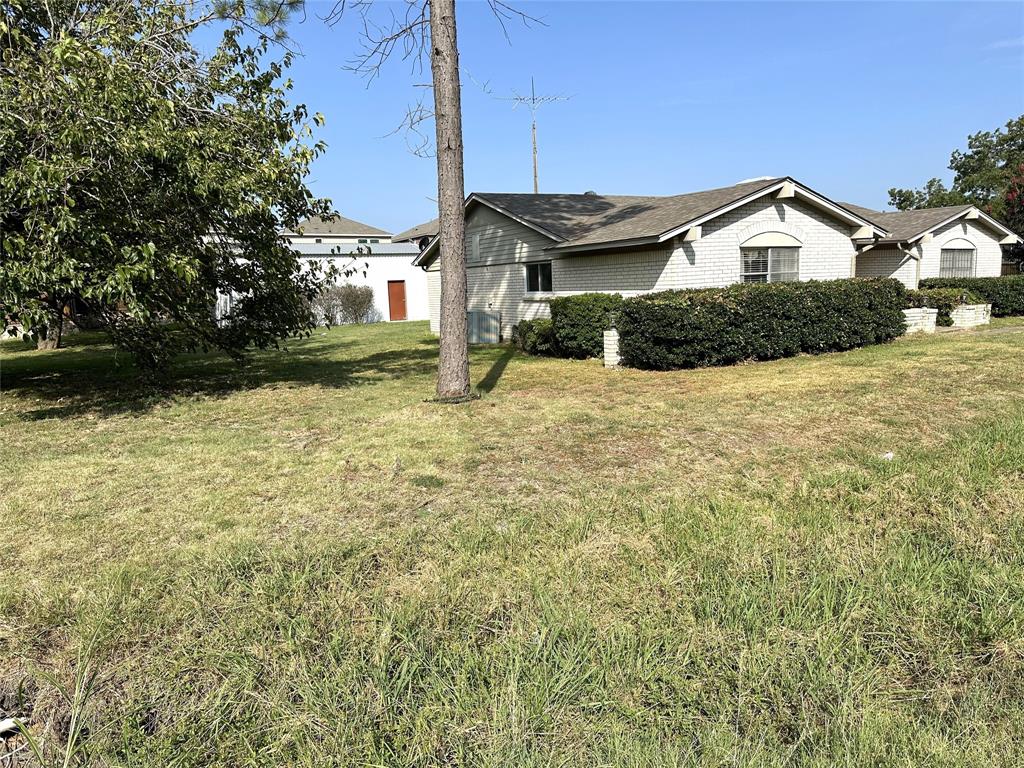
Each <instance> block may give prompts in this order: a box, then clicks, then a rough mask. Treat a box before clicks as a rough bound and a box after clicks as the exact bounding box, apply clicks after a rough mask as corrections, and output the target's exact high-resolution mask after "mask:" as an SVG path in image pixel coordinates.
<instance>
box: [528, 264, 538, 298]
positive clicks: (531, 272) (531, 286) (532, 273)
mask: <svg viewBox="0 0 1024 768" xmlns="http://www.w3.org/2000/svg"><path fill="white" fill-rule="evenodd" d="M526 290H528V291H531V292H532V291H539V290H540V273H539V272H538V270H537V265H536V264H527V265H526Z"/></svg>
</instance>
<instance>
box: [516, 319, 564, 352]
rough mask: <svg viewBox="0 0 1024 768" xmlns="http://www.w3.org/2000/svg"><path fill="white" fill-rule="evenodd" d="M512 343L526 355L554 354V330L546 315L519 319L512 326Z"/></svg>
mask: <svg viewBox="0 0 1024 768" xmlns="http://www.w3.org/2000/svg"><path fill="white" fill-rule="evenodd" d="M512 344H513V345H515V346H516V347H517V348H518V349H520V350H522V351H523V352H525V353H526V354H528V355H554V354H555V332H554V329H553V328H552V327H551V321H550V320H549V319H548V318H546V317H541V318H537V319H536V320H520V321H519V322H518V323H516V325H515V326H514V327H513V328H512Z"/></svg>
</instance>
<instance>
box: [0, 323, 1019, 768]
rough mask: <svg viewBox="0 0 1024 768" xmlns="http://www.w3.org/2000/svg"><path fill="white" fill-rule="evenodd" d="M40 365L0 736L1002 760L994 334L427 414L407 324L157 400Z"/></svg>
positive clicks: (524, 753)
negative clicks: (71, 695) (63, 692)
mask: <svg viewBox="0 0 1024 768" xmlns="http://www.w3.org/2000/svg"><path fill="white" fill-rule="evenodd" d="M73 341H77V342H78V343H77V344H76V345H73V346H71V347H70V348H68V349H65V350H60V351H56V352H36V351H34V350H27V349H23V348H22V346H21V345H20V344H17V343H15V344H4V345H3V346H0V355H2V371H0V376H2V382H0V383H2V390H3V392H2V397H0V451H2V459H3V462H2V466H3V470H2V472H0V520H2V522H3V536H2V538H0V717H2V716H3V715H4V714H5V713H8V714H10V713H12V712H16V713H19V714H22V715H25V716H30V717H31V720H32V724H33V725H32V727H33V730H34V731H35V732H36V733H37V734H38V735H40V736H42V737H43V738H44V739H45V740H46V742H47V743H48V744H49V745H50V747H51V748H52V747H55V746H56V745H58V744H59V743H60V742H61V739H62V738H64V736H65V735H66V734H67V733H68V731H69V729H70V725H69V723H70V716H71V714H72V713H73V712H78V711H80V712H81V715H82V717H83V718H84V723H85V724H86V733H85V734H84V735H83V738H82V741H81V743H82V744H83V745H84V747H85V748H86V749H87V750H88V752H87V753H85V754H86V755H87V757H88V758H89V759H91V760H92V761H93V762H94V763H96V764H101V765H125V766H128V765H131V766H146V765H153V766H157V765H159V766H164V765H174V766H201V765H202V766H205V765H222V766H250V765H251V766H268V765H308V766H314V765H315V766H324V765H359V766H385V765H386V766H392V765H393V766H421V765H423V766H425V765H474V766H476V765H487V766H508V767H509V768H511V767H512V766H577V765H581V766H598V765H602V766H604V765H607V766H676V765H708V766H719V765H722V766H724V765H729V766H737V765H739V766H783V765H788V766H794V765H800V766H804V765H813V766H836V765H843V766H845V765H858V766H917V765H927V766H965V765H976V766H993V765H995V766H1017V765H1021V764H1022V763H1024V396H1022V395H1024V354H1022V352H1024V322H1021V321H1019V320H1017V321H1008V320H1004V321H1000V322H999V323H997V324H996V326H995V327H994V328H993V329H992V330H989V331H971V332H963V333H947V334H937V335H935V336H933V337H916V338H909V339H903V340H900V341H898V342H896V343H893V344H889V345H885V346H879V347H873V348H867V349H862V350H856V351H853V352H848V353H844V354H836V355H826V356H821V357H800V358H794V359H789V360H782V361H777V362H771V363H759V364H753V365H743V366H736V367H732V368H721V369H708V370H699V371H680V372H676V373H649V372H642V371H633V370H606V369H604V368H602V367H601V366H600V364H599V363H597V362H596V361H588V362H576V361H565V360H553V359H541V358H526V357H523V356H521V355H519V354H516V353H513V352H512V351H511V350H509V349H507V348H501V347H494V348H480V349H475V350H474V351H473V354H472V373H473V380H474V382H479V383H480V388H481V392H482V397H481V398H480V399H479V400H477V401H474V402H472V403H470V404H468V405H462V406H442V405H437V404H432V403H429V402H426V399H427V398H429V397H430V396H431V395H432V392H433V371H434V364H435V358H436V343H435V341H434V340H433V339H432V338H431V337H430V336H429V335H428V333H427V329H426V327H425V325H423V324H400V325H383V324H382V325H376V326H369V327H363V328H341V329H334V330H332V331H330V332H319V333H317V334H315V335H314V336H313V337H312V338H310V339H308V340H305V341H302V342H297V343H293V344H291V345H290V346H289V348H288V349H287V350H285V351H280V352H267V353H261V354H259V355H257V356H256V357H255V358H254V360H253V362H252V364H251V365H249V366H248V367H247V368H244V369H237V368H235V367H234V366H233V365H232V364H231V363H230V362H228V361H226V360H225V359H223V358H220V357H214V356H194V357H190V358H187V359H185V360H183V361H182V364H181V365H180V366H179V367H178V368H177V370H176V373H175V377H174V379H173V380H172V381H171V382H170V383H169V384H168V385H166V386H165V387H163V388H161V389H152V388H145V387H141V386H140V385H138V384H137V383H136V378H135V373H134V371H133V370H132V368H131V366H130V364H129V363H128V361H127V360H125V359H124V357H123V356H122V357H118V356H116V355H115V354H114V352H113V350H111V349H110V348H109V347H107V346H104V345H102V344H99V343H96V341H95V340H90V339H88V338H81V339H78V340H73ZM90 341H92V342H93V343H89V342H90ZM888 452H892V454H893V457H892V458H891V460H889V459H887V458H885V457H884V454H887V453H888ZM76 673H77V679H78V680H79V681H82V680H84V679H85V677H86V676H87V675H89V676H91V677H90V679H91V680H92V685H91V687H90V689H89V695H88V696H87V697H85V702H84V706H82V707H80V708H74V707H71V706H69V705H68V703H67V702H66V701H64V700H63V699H62V698H61V696H60V695H59V693H58V692H57V691H56V689H55V683H61V684H64V685H67V684H73V683H74V682H75V680H76ZM0 744H2V742H0ZM2 750H3V747H0V754H2Z"/></svg>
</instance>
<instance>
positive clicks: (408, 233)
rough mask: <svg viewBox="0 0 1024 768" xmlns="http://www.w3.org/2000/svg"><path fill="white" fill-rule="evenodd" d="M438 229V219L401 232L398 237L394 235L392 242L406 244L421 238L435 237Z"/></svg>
mask: <svg viewBox="0 0 1024 768" xmlns="http://www.w3.org/2000/svg"><path fill="white" fill-rule="evenodd" d="M438 229H439V227H438V224H437V219H431V220H430V221H425V222H423V223H422V224H417V225H416V226H415V227H410V228H409V229H407V230H405V231H404V232H399V233H398V234H397V235H392V236H391V242H393V243H406V242H411V241H412V240H419V239H420V238H421V237H433V236H434V235H436V234H437V232H438Z"/></svg>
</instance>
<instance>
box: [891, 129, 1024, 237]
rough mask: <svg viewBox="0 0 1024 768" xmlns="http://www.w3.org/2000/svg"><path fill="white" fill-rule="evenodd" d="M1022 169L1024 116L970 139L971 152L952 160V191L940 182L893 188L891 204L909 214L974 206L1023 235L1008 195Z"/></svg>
mask: <svg viewBox="0 0 1024 768" xmlns="http://www.w3.org/2000/svg"><path fill="white" fill-rule="evenodd" d="M1022 168H1024V115H1021V116H1020V117H1018V118H1016V119H1015V120H1010V121H1009V122H1007V124H1006V126H1005V128H998V129H996V130H994V131H979V132H978V133H975V134H973V135H972V136H968V137H967V151H961V150H959V149H957V150H954V151H953V153H952V155H951V156H950V159H949V170H951V171H953V184H952V186H951V187H949V188H948V189H947V188H946V185H945V184H944V183H943V182H942V180H941V179H939V178H933V179H931V180H929V181H928V182H927V183H926V184H925V185H924V187H923V188H921V189H900V188H896V187H893V188H892V189H890V190H889V204H890V205H892V206H894V207H895V208H897V209H898V210H901V211H906V210H911V209H915V208H932V207H936V206H944V205H965V204H968V203H970V204H972V205H976V206H978V207H979V208H981V209H983V210H984V211H985V212H987V213H989V214H990V215H992V216H994V217H995V218H997V219H999V220H1000V221H1002V222H1003V223H1004V224H1006V225H1007V226H1008V227H1010V228H1011V229H1013V230H1014V231H1016V232H1020V231H1022V229H1024V220H1022V219H1020V218H1019V214H1017V215H1014V210H1015V207H1014V206H1013V205H1012V204H1011V202H1010V201H1009V200H1008V197H1007V194H1008V192H1009V190H1010V188H1011V186H1012V184H1011V182H1012V180H1013V178H1014V177H1015V176H1017V177H1019V176H1022V175H1024V170H1022ZM1016 210H1019V206H1017V207H1016Z"/></svg>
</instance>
